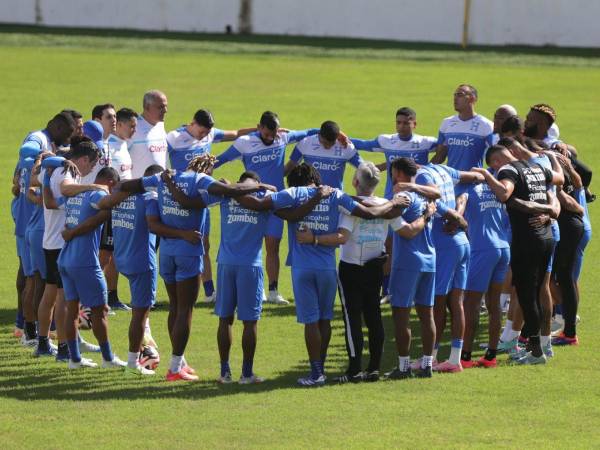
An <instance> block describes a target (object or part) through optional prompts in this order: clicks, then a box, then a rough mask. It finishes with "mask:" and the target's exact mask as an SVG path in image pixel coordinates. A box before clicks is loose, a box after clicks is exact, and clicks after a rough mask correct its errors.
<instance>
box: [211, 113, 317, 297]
mask: <svg viewBox="0 0 600 450" xmlns="http://www.w3.org/2000/svg"><path fill="white" fill-rule="evenodd" d="M318 132H319V130H318V129H317V128H313V129H310V130H303V131H290V132H284V131H282V130H281V129H280V127H279V116H277V114H275V113H274V112H271V111H265V112H264V113H263V114H262V116H261V118H260V122H259V124H258V125H257V127H256V131H255V132H253V133H249V134H247V135H246V136H240V137H239V138H237V139H236V140H235V142H234V143H233V145H231V147H229V148H228V149H227V150H226V151H225V152H224V153H221V154H220V155H219V156H217V163H216V164H215V169H216V168H218V167H220V166H221V165H223V164H225V163H227V162H229V161H233V160H236V159H241V160H242V162H243V164H244V168H245V169H246V170H251V171H253V172H256V173H257V174H258V176H259V177H260V179H261V180H262V181H263V182H264V183H269V184H271V185H273V186H275V187H276V188H277V189H278V190H281V189H283V188H284V185H283V174H284V160H285V147H286V146H287V145H288V144H290V143H292V142H299V141H301V140H302V139H304V138H305V137H307V136H312V135H314V134H317V133H318ZM282 236H283V221H282V220H281V219H280V218H279V217H277V216H276V215H274V214H272V215H271V217H270V219H269V226H268V228H267V234H266V236H265V247H266V250H267V257H266V268H267V277H268V279H269V294H268V296H267V299H266V301H267V302H271V303H275V304H278V305H287V304H289V302H288V301H287V300H286V299H284V298H283V297H282V296H281V295H280V294H279V292H278V280H279V245H280V243H281V237H282Z"/></svg>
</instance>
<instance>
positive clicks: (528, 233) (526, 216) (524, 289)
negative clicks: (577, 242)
mask: <svg viewBox="0 0 600 450" xmlns="http://www.w3.org/2000/svg"><path fill="white" fill-rule="evenodd" d="M486 162H487V164H488V165H489V166H490V167H492V168H493V169H494V170H495V171H496V173H497V178H494V176H493V175H491V174H490V173H489V172H488V171H487V170H485V169H478V170H477V171H478V172H479V173H481V174H482V175H483V176H484V177H485V180H486V182H487V183H488V185H489V186H490V188H491V189H492V191H493V192H494V194H496V197H498V199H499V200H500V201H501V202H503V203H506V206H507V212H508V215H509V218H510V224H511V228H512V242H511V248H510V250H511V269H512V273H513V284H514V286H515V289H516V291H517V295H518V297H519V304H520V305H521V309H522V310H523V317H524V319H525V324H524V326H523V334H525V335H526V336H529V343H528V347H527V350H528V352H527V354H526V355H525V356H524V357H523V358H521V359H519V360H518V362H520V363H522V364H544V363H546V356H545V355H544V353H543V351H542V347H541V345H540V318H541V305H540V301H539V293H540V287H541V285H542V281H543V279H544V275H545V273H546V268H547V266H548V261H549V260H550V256H551V254H552V249H553V238H552V231H551V229H550V225H549V224H548V223H546V224H540V223H539V221H535V218H536V216H538V215H540V214H549V215H550V216H551V217H553V218H556V217H558V214H559V211H560V206H559V203H558V201H557V200H556V197H555V196H554V195H553V194H552V193H551V192H549V189H550V187H551V185H552V184H559V183H561V182H562V180H563V179H564V178H563V175H562V173H557V172H554V171H552V170H549V169H547V168H544V167H541V166H540V165H538V164H535V163H531V162H529V161H519V160H518V159H517V158H515V157H514V156H513V155H512V154H511V152H510V151H509V150H508V149H507V148H506V147H503V146H500V145H494V146H492V147H490V148H489V149H488V151H487V155H486ZM473 170H476V169H473ZM531 222H533V224H532V223H531Z"/></svg>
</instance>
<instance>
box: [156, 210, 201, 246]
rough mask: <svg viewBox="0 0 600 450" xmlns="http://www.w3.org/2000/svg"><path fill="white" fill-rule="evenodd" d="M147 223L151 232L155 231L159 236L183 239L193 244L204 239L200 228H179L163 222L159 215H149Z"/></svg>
mask: <svg viewBox="0 0 600 450" xmlns="http://www.w3.org/2000/svg"><path fill="white" fill-rule="evenodd" d="M146 223H147V224H148V230H149V231H150V233H154V234H156V235H157V236H162V237H165V238H171V239H181V240H184V241H187V242H189V243H190V244H193V245H197V244H199V243H200V242H201V241H202V234H200V232H199V231H198V230H179V229H177V228H172V227H169V226H167V225H165V224H164V223H162V221H161V220H160V217H159V216H150V215H147V216H146Z"/></svg>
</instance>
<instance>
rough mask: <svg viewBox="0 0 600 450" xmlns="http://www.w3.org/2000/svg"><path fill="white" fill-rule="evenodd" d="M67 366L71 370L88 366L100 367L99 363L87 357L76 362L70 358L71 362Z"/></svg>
mask: <svg viewBox="0 0 600 450" xmlns="http://www.w3.org/2000/svg"><path fill="white" fill-rule="evenodd" d="M67 367H68V368H69V369H71V370H73V369H83V368H86V367H89V368H96V367H98V364H96V363H95V362H94V361H92V360H91V359H87V358H81V361H79V362H75V361H73V360H71V359H70V360H69V364H68V365H67Z"/></svg>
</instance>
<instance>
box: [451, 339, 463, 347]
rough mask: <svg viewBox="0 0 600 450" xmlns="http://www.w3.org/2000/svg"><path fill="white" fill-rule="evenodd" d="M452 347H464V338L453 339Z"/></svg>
mask: <svg viewBox="0 0 600 450" xmlns="http://www.w3.org/2000/svg"><path fill="white" fill-rule="evenodd" d="M451 346H452V347H454V348H462V346H463V340H462V339H452V344H451Z"/></svg>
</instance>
